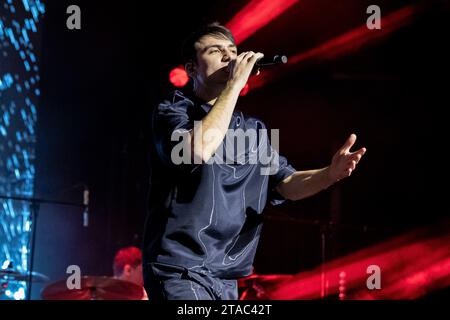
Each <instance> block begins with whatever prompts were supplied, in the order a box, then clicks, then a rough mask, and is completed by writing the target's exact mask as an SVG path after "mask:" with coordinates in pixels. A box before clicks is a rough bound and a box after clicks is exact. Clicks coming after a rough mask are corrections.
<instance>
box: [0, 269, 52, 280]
mask: <svg viewBox="0 0 450 320" xmlns="http://www.w3.org/2000/svg"><path fill="white" fill-rule="evenodd" d="M29 276H30V273H29V272H20V271H17V270H11V269H4V270H0V278H1V279H4V280H7V281H28V280H29ZM49 280H50V279H49V278H48V277H47V276H46V275H45V274H42V273H39V272H36V271H33V272H32V273H31V281H33V282H47V281H49Z"/></svg>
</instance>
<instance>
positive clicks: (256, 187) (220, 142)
mask: <svg viewBox="0 0 450 320" xmlns="http://www.w3.org/2000/svg"><path fill="white" fill-rule="evenodd" d="M262 57H263V54H262V53H259V52H256V53H255V52H252V51H249V52H242V53H240V54H238V51H237V47H236V43H235V41H234V38H233V35H232V34H231V32H230V31H229V30H228V29H226V28H225V27H223V26H221V25H219V24H217V23H215V24H210V25H207V26H205V27H202V28H201V29H199V30H198V31H196V32H194V33H193V34H191V35H190V36H189V37H188V38H187V39H186V41H185V42H184V45H183V58H184V62H185V69H186V71H187V73H188V75H189V77H190V78H191V80H192V82H193V90H192V93H188V92H185V93H181V92H179V91H176V92H175V93H174V94H173V96H172V97H170V99H167V100H166V101H164V102H162V103H161V104H159V106H158V107H157V108H156V110H155V112H154V114H153V121H152V123H153V141H154V145H153V148H154V152H155V154H154V157H153V176H152V185H151V197H150V204H151V205H150V212H149V215H148V218H147V221H146V232H145V237H144V266H143V268H144V281H145V288H146V290H147V292H148V294H149V296H150V297H152V298H153V299H154V300H162V299H185V300H191V299H192V300H202V299H204V300H218V299H222V300H228V299H237V298H238V291H237V284H236V279H237V278H240V277H244V276H247V275H249V274H250V273H251V270H252V264H253V259H254V255H255V251H256V247H257V243H258V240H259V235H260V231H261V223H262V218H261V213H262V212H263V209H264V207H265V205H266V202H267V201H270V202H271V203H272V204H274V205H276V204H279V203H281V202H283V201H284V200H285V199H289V200H300V199H303V198H306V197H309V196H312V195H314V194H316V193H318V192H319V191H321V190H324V189H326V188H328V187H329V186H331V185H332V184H333V183H335V182H337V181H339V180H340V179H342V178H345V177H348V176H350V175H351V173H352V171H353V170H355V167H356V165H357V164H358V162H359V160H360V159H361V157H362V156H363V155H364V153H365V151H366V150H365V148H362V149H360V150H358V151H356V152H350V148H351V147H352V145H353V144H354V142H355V140H356V136H355V135H351V136H350V137H349V138H348V140H347V141H346V142H345V144H344V145H343V147H342V148H341V149H339V150H338V151H337V152H336V154H335V155H334V157H333V159H332V161H331V164H330V165H329V166H328V167H325V168H322V169H317V170H309V171H296V170H295V169H294V168H293V167H292V166H291V165H289V164H288V162H287V160H286V158H284V157H282V156H281V155H278V153H277V152H276V150H275V148H273V147H272V146H271V145H270V141H269V139H268V138H267V134H264V133H262V134H260V132H264V131H261V129H265V126H264V123H263V122H262V121H260V120H258V119H255V118H252V117H247V116H245V115H244V114H243V113H242V112H240V111H236V110H235V107H236V104H237V102H238V98H239V93H240V92H241V90H242V89H243V87H244V86H245V84H246V82H247V80H248V78H249V76H250V74H252V71H253V69H254V66H255V63H256V62H257V60H258V59H260V58H262ZM229 129H230V130H231V132H233V133H234V134H235V135H236V132H238V134H237V135H239V134H245V133H247V132H257V133H258V134H257V135H256V136H255V135H252V134H249V135H248V137H250V138H249V139H250V142H249V144H248V145H245V148H244V149H242V148H241V150H238V152H237V153H236V154H235V156H236V157H237V156H242V155H244V156H245V157H244V159H245V160H244V161H235V162H233V163H231V164H230V163H228V162H225V161H222V162H221V161H219V160H220V159H218V158H219V157H220V156H218V154H220V155H223V154H224V153H227V155H228V152H227V151H230V150H229V147H230V145H232V140H233V139H228V140H227V136H226V135H227V134H228V133H227V130H228V132H230V131H229ZM238 129H241V130H238ZM236 130H237V131H236ZM180 143H181V145H180ZM232 148H234V146H233V147H232ZM238 149H239V148H238ZM180 150H182V153H183V157H182V161H180V157H179V155H180V152H179V151H180ZM261 150H262V151H263V152H262V154H267V152H268V153H269V154H270V155H271V158H270V159H271V160H270V161H269V162H267V161H265V162H264V163H263V162H262V161H261V162H257V163H254V162H250V161H248V158H250V157H251V156H252V155H254V154H255V153H258V152H259V151H261ZM231 154H233V153H231ZM186 155H187V157H186ZM186 159H187V160H188V161H186ZM240 159H242V158H240ZM227 160H229V159H227ZM268 166H269V167H270V168H272V169H273V168H275V170H271V172H270V173H271V174H267V172H268V171H267V170H266V171H264V170H263V169H267V168H268Z"/></svg>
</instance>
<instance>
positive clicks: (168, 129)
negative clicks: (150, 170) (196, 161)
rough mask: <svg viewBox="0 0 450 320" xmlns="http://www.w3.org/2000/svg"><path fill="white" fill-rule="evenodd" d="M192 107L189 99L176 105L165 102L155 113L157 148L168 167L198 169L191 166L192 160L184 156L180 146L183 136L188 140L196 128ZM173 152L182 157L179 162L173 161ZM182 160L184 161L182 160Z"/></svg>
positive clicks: (154, 123) (154, 126)
mask: <svg viewBox="0 0 450 320" xmlns="http://www.w3.org/2000/svg"><path fill="white" fill-rule="evenodd" d="M192 107H193V103H192V102H191V101H190V100H187V99H184V100H180V101H177V102H175V103H172V102H170V101H165V102H163V103H161V104H159V105H158V107H157V108H156V110H155V111H154V112H153V118H152V119H153V122H152V126H153V139H154V143H155V147H156V150H157V153H158V155H159V157H160V158H161V159H162V161H163V162H164V163H165V164H166V165H168V166H171V167H176V168H178V169H186V168H189V169H190V170H193V169H194V168H195V167H196V166H194V165H193V164H191V162H192V161H191V158H190V157H188V156H186V155H184V154H183V151H182V148H181V144H180V143H181V142H182V139H183V136H184V139H186V135H187V132H189V131H190V130H191V129H193V128H194V120H193V119H192V117H190V109H191V108H192ZM174 148H177V149H174ZM172 150H177V152H175V153H176V155H177V156H179V157H180V158H179V159H178V160H174V159H172V157H171V155H172ZM185 156H186V157H185ZM182 158H184V160H181V159H182ZM185 160H186V161H185ZM174 161H175V162H174ZM180 162H181V163H180Z"/></svg>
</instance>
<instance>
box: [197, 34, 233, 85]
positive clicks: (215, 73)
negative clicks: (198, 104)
mask: <svg viewBox="0 0 450 320" xmlns="http://www.w3.org/2000/svg"><path fill="white" fill-rule="evenodd" d="M195 47H196V49H197V63H196V65H195V71H194V77H195V79H196V81H198V83H199V84H201V85H203V86H206V87H207V86H211V85H213V86H214V85H219V84H220V85H224V84H226V82H227V81H228V63H229V62H230V61H231V60H234V59H236V57H237V48H236V45H235V44H234V43H233V42H231V41H230V40H229V39H227V38H225V37H218V36H210V35H207V36H203V37H202V38H200V40H199V41H197V43H196V44H195Z"/></svg>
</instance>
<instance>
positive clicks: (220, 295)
mask: <svg viewBox="0 0 450 320" xmlns="http://www.w3.org/2000/svg"><path fill="white" fill-rule="evenodd" d="M144 285H145V290H146V291H147V294H148V296H149V299H150V300H153V301H160V300H237V299H238V288H237V281H236V280H229V279H219V278H215V277H212V276H211V275H209V274H208V273H199V272H195V271H192V270H189V269H186V268H183V267H180V266H174V265H168V264H161V263H149V264H146V265H144Z"/></svg>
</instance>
